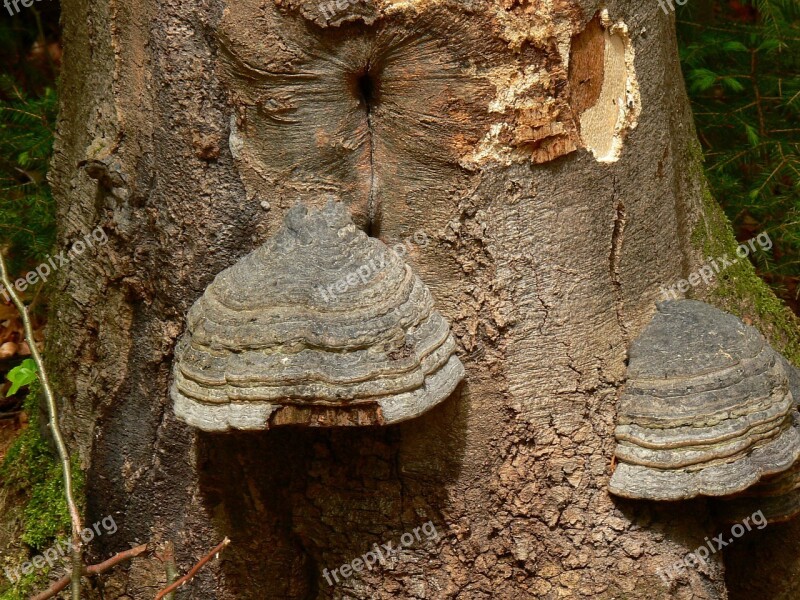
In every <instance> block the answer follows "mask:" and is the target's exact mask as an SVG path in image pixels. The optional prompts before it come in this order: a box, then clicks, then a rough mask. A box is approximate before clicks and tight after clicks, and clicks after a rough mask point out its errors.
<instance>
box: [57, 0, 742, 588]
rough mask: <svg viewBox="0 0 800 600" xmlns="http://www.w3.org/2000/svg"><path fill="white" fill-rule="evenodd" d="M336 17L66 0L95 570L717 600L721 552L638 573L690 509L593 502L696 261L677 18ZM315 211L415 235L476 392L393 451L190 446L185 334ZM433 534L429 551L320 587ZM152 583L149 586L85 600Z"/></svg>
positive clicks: (331, 445) (245, 442)
mask: <svg viewBox="0 0 800 600" xmlns="http://www.w3.org/2000/svg"><path fill="white" fill-rule="evenodd" d="M340 4H342V5H345V8H343V9H339V8H337V7H336V4H335V3H334V4H333V5H327V6H323V7H322V8H320V7H319V6H318V5H317V4H316V3H315V2H312V1H310V0H241V1H238V2H225V1H224V0H205V1H204V2H185V1H183V0H165V1H163V2H159V3H156V2H153V1H152V0H127V1H126V2H121V1H119V0H92V1H91V2H90V1H89V0H64V2H63V24H64V40H65V49H64V74H63V78H62V83H61V85H62V92H61V97H62V106H61V113H60V119H59V127H58V141H57V146H56V155H55V159H54V162H53V169H52V173H51V179H52V183H53V187H54V190H55V194H56V196H57V199H58V204H59V212H60V222H61V230H60V242H61V243H62V244H64V245H66V244H69V243H70V242H71V241H72V240H74V239H76V238H77V237H78V236H79V235H81V234H82V233H85V232H88V231H90V230H92V229H93V228H95V227H97V226H102V227H103V228H104V229H105V230H106V231H107V232H108V234H109V236H110V242H109V243H108V244H107V245H106V246H103V247H101V248H98V249H97V252H96V254H95V255H94V256H93V257H92V258H91V259H89V258H83V259H81V260H77V261H73V262H72V263H70V264H69V265H68V266H67V267H65V268H64V269H63V270H62V271H61V273H60V281H59V286H58V290H57V293H56V298H55V300H54V302H53V306H52V313H51V321H50V322H51V332H50V337H49V340H48V356H49V360H50V362H51V363H52V365H53V369H54V371H55V373H56V374H57V383H58V386H59V389H60V390H61V393H62V397H63V411H64V412H65V413H66V415H67V416H66V417H65V424H66V425H67V429H68V431H69V432H70V439H71V442H72V448H74V449H75V450H76V451H77V452H78V453H79V455H80V457H81V460H82V464H83V465H84V467H85V468H86V469H87V490H86V493H87V501H88V512H89V515H88V516H87V522H94V521H95V520H97V518H102V517H103V516H105V515H109V514H111V515H113V516H114V517H115V519H116V521H117V523H118V524H119V527H120V529H119V532H118V533H117V534H116V535H114V536H109V537H100V538H98V545H97V546H96V547H95V548H94V549H93V551H94V552H95V553H96V554H97V555H98V557H99V558H105V557H107V556H108V555H109V554H110V553H113V552H115V551H119V550H121V549H124V548H127V547H129V545H130V544H132V543H142V542H146V541H151V542H153V543H161V542H166V541H168V540H170V541H172V542H174V543H175V547H176V552H177V558H178V563H179V566H180V567H181V568H182V569H183V570H185V569H186V568H188V567H189V566H191V565H192V564H194V562H195V561H196V560H197V559H198V558H200V557H201V556H202V555H203V554H205V552H207V551H208V549H210V548H212V547H213V546H214V545H216V544H217V543H218V542H219V541H220V540H222V539H223V538H224V537H225V536H229V537H230V538H231V540H232V544H231V546H230V548H228V549H227V550H226V552H225V554H224V555H223V556H222V557H221V559H220V561H219V562H218V563H216V564H215V565H214V566H209V567H207V568H206V569H205V570H204V571H203V572H202V573H201V574H200V575H199V576H198V578H197V579H196V580H194V581H193V582H192V583H191V584H189V586H190V587H188V588H186V589H187V590H190V591H187V592H186V597H191V598H203V599H212V598H219V599H223V598H236V599H238V600H247V599H251V598H252V599H259V600H260V599H263V598H276V599H278V598H280V599H285V598H290V599H305V598H364V599H367V598H394V597H400V598H431V599H440V598H459V599H469V600H479V599H483V598H485V599H489V598H495V599H512V598H514V599H516V598H564V597H568V598H589V597H592V598H608V599H611V598H623V597H624V598H648V599H650V600H652V599H654V598H714V599H717V598H725V597H727V595H726V594H727V593H726V588H725V583H724V578H723V570H722V564H721V554H717V555H714V556H713V557H712V558H710V559H709V563H708V565H707V566H706V567H703V568H701V569H697V570H690V571H688V572H687V573H686V574H685V575H684V576H683V577H681V578H679V580H677V581H675V582H673V584H672V585H671V587H667V586H665V585H664V583H663V582H662V581H661V579H660V578H659V576H658V575H657V571H658V569H660V568H664V567H667V566H668V565H671V564H673V563H675V562H676V561H678V560H680V559H682V558H683V557H684V556H685V555H686V554H687V553H688V552H690V551H692V550H693V549H695V548H697V547H698V546H701V545H703V544H704V537H706V536H707V535H709V534H711V533H713V524H712V523H711V520H710V516H709V512H708V510H707V508H706V503H705V502H703V501H698V502H694V503H689V504H688V506H687V505H686V504H682V505H679V506H674V505H655V504H648V503H635V502H627V501H626V502H623V501H619V500H616V499H614V498H613V497H611V496H609V494H608V493H607V491H606V484H607V481H608V477H609V475H610V472H611V469H612V468H613V467H612V464H611V457H612V454H613V449H614V435H613V429H614V419H615V403H616V399H617V395H618V391H619V387H620V385H621V384H622V383H623V381H624V375H625V358H626V349H627V346H628V343H629V342H630V340H631V339H632V338H633V337H635V336H636V335H637V333H638V332H639V331H640V330H641V329H642V327H643V326H644V325H645V324H646V322H647V320H648V318H649V317H650V316H651V315H652V313H653V312H654V309H655V301H656V300H657V299H658V297H659V288H660V287H661V286H662V285H671V284H672V283H673V282H675V281H677V280H678V279H680V278H681V277H684V276H686V274H687V273H689V272H691V271H692V270H693V269H694V268H695V267H696V265H698V264H700V263H701V262H703V261H704V256H703V254H702V252H703V249H702V248H698V247H697V246H696V244H695V242H694V241H693V239H694V238H693V234H694V233H695V232H696V231H697V229H698V228H701V229H702V228H703V227H704V226H705V225H704V224H705V223H706V222H707V220H708V218H709V217H708V214H707V213H708V211H707V209H706V208H704V205H703V180H702V174H701V168H700V165H699V158H698V153H697V151H696V147H697V143H696V140H695V136H694V130H693V127H692V119H691V113H690V110H689V105H688V100H687V98H686V95H685V92H684V90H683V85H682V78H681V73H680V67H679V63H678V58H677V50H676V42H675V37H674V33H673V24H672V18H671V17H668V16H666V15H665V14H664V13H663V12H662V10H661V9H660V8H659V7H658V4H657V3H655V2H651V3H645V4H646V6H642V4H641V3H639V2H634V1H633V0H620V1H618V2H614V3H612V5H611V8H610V11H609V13H608V14H603V13H602V12H601V11H600V2H597V1H589V0H580V1H577V2H574V3H569V2H567V1H566V0H556V1H554V2H548V3H543V2H542V3H532V4H531V3H528V2H525V1H522V0H519V1H517V0H490V1H487V2H471V1H467V2H450V1H447V0H441V1H436V0H408V1H404V2H400V1H399V0H377V1H376V2H375V3H374V4H372V3H370V4H366V3H364V1H363V0H358V1H357V2H356V1H354V2H353V3H352V4H350V3H346V2H341V3H340ZM331 6H333V8H334V9H335V10H332V9H331ZM323 9H324V10H323ZM326 18H327V22H326ZM328 195H333V196H336V197H339V198H341V199H342V200H344V201H345V202H346V203H347V204H348V206H349V207H350V208H351V210H352V212H353V215H354V218H355V219H356V222H357V224H358V225H359V226H360V227H362V228H364V229H365V230H366V231H368V232H369V233H370V234H371V235H374V236H377V237H380V238H381V239H383V240H384V241H386V242H387V243H396V242H398V241H401V240H403V239H405V238H406V237H408V236H409V235H410V234H413V233H414V232H416V231H424V232H425V233H426V234H427V235H428V237H429V239H430V240H431V243H430V244H428V245H427V247H425V248H424V249H420V248H417V249H415V251H414V252H413V253H411V255H410V256H409V258H408V260H409V262H410V263H411V264H412V266H413V268H414V269H415V271H416V272H417V273H418V274H419V275H420V277H421V278H422V279H423V281H424V282H425V283H426V284H427V285H428V286H429V287H430V289H431V291H432V293H433V295H434V297H435V299H436V303H437V309H438V310H439V311H440V312H441V313H442V314H443V315H445V316H446V317H447V318H448V319H449V320H450V322H451V324H452V327H453V330H454V333H455V335H456V337H457V339H458V343H459V354H460V357H461V360H462V362H463V363H464V366H465V368H466V372H467V377H466V380H465V382H464V383H462V385H461V386H460V387H459V389H458V390H457V391H456V393H455V394H453V396H451V397H450V398H449V399H448V400H447V401H445V402H444V403H443V404H442V405H440V406H438V407H437V408H435V409H434V410H432V411H430V412H429V413H427V414H426V415H423V416H422V417H420V418H418V419H415V420H413V421H411V422H408V423H405V424H401V425H398V426H393V427H386V428H355V427H353V428H346V429H335V430H325V429H313V430H309V429H298V428H286V429H280V428H279V429H275V430H271V431H268V432H264V433H226V434H213V435H212V434H204V433H200V432H197V431H195V430H192V429H191V428H188V427H187V426H185V425H183V424H182V423H180V422H179V421H177V420H176V419H175V417H174V415H173V414H172V411H171V403H170V400H169V397H168V386H169V380H170V371H171V356H172V351H173V347H174V344H175V342H176V340H177V338H178V336H179V335H180V334H181V332H182V329H183V326H184V316H185V314H186V311H187V310H188V308H189V307H190V306H191V304H192V303H193V302H194V301H195V300H196V299H197V298H198V297H199V296H200V294H202V292H203V290H204V289H205V287H206V286H207V285H208V284H209V283H210V281H211V280H212V279H213V277H214V276H215V275H216V274H217V273H218V272H219V271H221V270H222V269H224V268H226V267H228V266H230V265H231V264H233V263H234V262H235V261H237V260H238V259H239V258H241V257H242V256H244V255H245V254H246V253H248V252H250V251H251V250H252V249H253V248H255V247H257V246H258V245H260V244H261V243H263V242H264V240H265V239H266V238H267V237H268V236H269V235H271V233H273V232H274V231H275V229H276V228H277V227H278V226H279V225H280V223H281V221H282V217H283V215H284V214H285V212H286V211H287V210H288V209H289V208H290V207H291V206H292V205H293V204H294V203H295V202H297V201H303V202H305V203H307V204H313V205H316V206H320V205H322V204H323V203H324V202H325V200H326V197H327V196H328ZM698 291H699V292H702V290H701V289H700V288H698ZM428 521H432V522H433V524H434V525H435V528H436V531H437V533H438V537H436V538H434V539H429V538H428V537H426V536H424V535H422V536H418V537H419V538H420V539H416V538H415V540H414V542H413V543H412V544H410V545H409V546H408V547H404V548H403V549H402V552H400V553H399V554H398V555H397V556H396V557H395V558H394V559H393V560H390V561H388V563H387V564H386V565H380V566H377V567H375V568H373V569H372V570H364V571H361V572H359V573H355V574H354V575H352V576H350V577H347V578H345V577H343V576H342V575H341V573H340V576H339V582H338V583H336V582H334V585H329V584H328V581H327V580H326V577H325V575H324V574H323V569H327V570H328V572H330V571H331V570H333V569H336V568H338V567H339V566H340V565H342V564H344V563H350V562H351V561H352V560H353V559H355V558H358V557H360V556H362V555H364V554H365V553H366V552H368V551H370V550H371V549H372V548H373V544H375V543H378V544H386V543H388V542H392V543H393V544H394V545H395V546H397V545H398V544H399V540H400V539H401V536H402V534H403V533H407V532H408V533H410V532H413V530H414V529H415V528H421V527H422V525H423V524H425V523H427V522H428ZM418 531H419V529H418ZM165 580H166V576H165V574H164V572H163V567H162V565H161V564H160V563H159V562H158V561H157V560H155V559H152V560H145V559H137V560H136V561H134V563H133V564H132V565H131V566H130V568H128V569H125V570H122V569H120V570H118V571H117V572H116V573H115V574H113V575H111V576H109V577H107V578H105V579H104V580H103V583H102V585H103V586H104V593H105V595H104V596H103V597H104V598H135V599H137V600H138V599H140V598H148V597H152V596H153V595H154V594H155V592H156V590H157V589H158V588H159V587H161V585H162V584H163V583H164V581H165Z"/></svg>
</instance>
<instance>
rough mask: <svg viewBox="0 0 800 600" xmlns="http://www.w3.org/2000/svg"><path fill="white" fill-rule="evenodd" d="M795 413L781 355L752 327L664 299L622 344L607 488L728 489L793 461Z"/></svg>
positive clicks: (797, 433) (671, 496) (632, 493)
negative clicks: (623, 371)
mask: <svg viewBox="0 0 800 600" xmlns="http://www.w3.org/2000/svg"><path fill="white" fill-rule="evenodd" d="M796 417H797V413H796V411H795V407H794V401H793V399H792V394H791V392H790V389H789V382H788V379H787V373H786V369H785V366H784V362H783V361H782V359H781V357H780V355H778V354H777V353H776V352H775V351H774V350H773V349H772V348H771V347H770V345H769V344H768V343H767V341H766V340H765V339H764V337H763V336H762V335H761V334H760V333H759V332H758V331H757V330H756V329H754V328H753V327H750V326H748V325H745V324H744V323H743V322H742V321H741V320H739V319H738V318H736V317H735V316H733V315H731V314H728V313H726V312H723V311H721V310H718V309H716V308H714V307H712V306H710V305H708V304H705V303H703V302H698V301H695V300H678V301H669V302H662V303H660V304H659V305H658V311H657V312H656V314H655V316H654V317H653V319H652V320H651V322H650V323H649V324H648V325H647V327H646V328H645V329H644V331H643V332H642V334H641V335H640V336H639V337H638V338H637V339H636V340H635V341H634V342H633V344H632V345H631V348H630V354H629V363H628V381H627V383H626V385H625V389H624V391H623V393H622V395H621V397H620V400H619V406H618V416H617V419H618V420H617V427H616V431H615V434H616V439H617V447H616V456H617V460H618V465H617V468H616V470H615V471H614V474H613V475H612V477H611V481H610V483H609V490H610V491H611V493H613V494H615V495H617V496H622V497H625V498H638V499H648V500H683V499H689V498H694V497H697V496H727V495H732V494H736V493H737V492H741V491H742V490H744V489H746V488H748V487H750V486H752V485H753V484H755V483H756V482H758V481H759V480H760V479H761V478H762V477H764V476H768V475H773V474H776V473H781V472H783V471H785V470H787V469H789V468H790V467H791V466H792V464H793V463H794V462H795V460H797V458H798V455H800V430H799V429H798V428H797V427H796V425H795V418H796Z"/></svg>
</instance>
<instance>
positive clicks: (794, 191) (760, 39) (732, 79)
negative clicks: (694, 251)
mask: <svg viewBox="0 0 800 600" xmlns="http://www.w3.org/2000/svg"><path fill="white" fill-rule="evenodd" d="M678 17H679V27H678V33H679V39H680V42H681V60H682V63H683V69H684V74H685V77H686V85H687V89H688V91H689V95H690V98H691V101H692V105H693V106H692V108H693V110H694V114H695V120H696V125H697V129H698V134H699V137H700V140H701V142H702V144H703V149H704V152H705V157H706V173H707V176H708V180H709V185H710V186H711V190H712V193H713V195H714V196H715V197H716V198H717V200H718V201H719V202H720V204H722V206H723V208H724V209H725V212H726V214H727V215H728V218H730V219H731V221H732V222H733V225H734V230H735V231H736V234H737V237H738V238H739V239H747V238H750V237H752V236H753V235H755V234H757V233H760V232H762V231H767V232H768V233H769V235H770V237H771V239H772V240H773V242H774V249H773V255H772V256H769V255H768V254H766V253H759V254H758V255H757V260H758V261H759V262H758V263H757V264H756V267H757V269H758V271H759V273H760V274H761V275H762V277H764V278H765V279H766V280H767V281H768V282H769V283H771V284H772V286H773V287H774V288H775V289H776V292H777V293H779V294H780V295H782V296H783V297H784V299H786V300H789V301H790V302H793V301H794V300H796V299H797V294H798V293H799V292H800V288H798V285H797V284H798V281H800V260H798V256H800V193H799V192H800V135H798V134H800V3H799V2H797V0H748V1H742V2H737V1H732V0H692V2H689V3H688V4H687V5H686V6H685V7H684V8H683V9H681V11H680V12H679V13H678ZM794 306H795V308H797V307H798V305H797V303H794Z"/></svg>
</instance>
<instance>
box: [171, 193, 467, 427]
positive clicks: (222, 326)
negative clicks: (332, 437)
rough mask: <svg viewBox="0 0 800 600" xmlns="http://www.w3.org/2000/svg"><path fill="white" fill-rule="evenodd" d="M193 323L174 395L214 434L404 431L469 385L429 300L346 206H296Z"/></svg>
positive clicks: (180, 355)
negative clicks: (289, 429) (293, 429)
mask: <svg viewBox="0 0 800 600" xmlns="http://www.w3.org/2000/svg"><path fill="white" fill-rule="evenodd" d="M187 320H188V324H187V331H186V333H185V335H184V336H183V337H182V338H181V340H180V341H179V343H178V346H177V348H176V351H175V367H174V383H173V386H172V390H171V393H172V398H173V400H174V403H175V404H174V407H175V414H176V415H177V416H178V417H179V418H181V419H182V420H184V421H185V422H186V423H188V424H190V425H193V426H195V427H198V428H200V429H203V430H206V431H224V430H228V429H269V428H270V427H274V426H278V425H292V424H294V425H307V426H341V425H383V424H391V423H397V422H400V421H404V420H407V419H410V418H413V417H416V416H418V415H420V414H422V413H424V412H425V411H426V410H428V409H429V408H431V407H432V406H434V405H435V404H437V403H438V402H440V401H441V400H443V399H445V398H446V397H447V396H449V395H450V393H451V392H452V391H453V390H454V389H455V387H456V385H457V384H458V383H459V381H460V380H461V379H462V378H463V376H464V369H463V367H462V365H461V362H460V361H459V360H458V358H457V357H456V355H455V354H454V352H455V342H454V340H453V337H452V335H451V334H450V327H449V325H448V323H447V321H446V320H445V319H444V318H443V317H442V315H441V314H439V313H438V312H437V311H435V310H434V309H433V299H432V297H431V294H430V292H429V291H428V288H427V287H426V286H425V284H424V283H422V281H421V280H420V278H419V277H417V276H416V275H415V274H414V273H413V272H412V270H411V267H410V266H408V265H407V264H405V262H404V261H403V260H402V258H401V257H399V256H398V255H397V254H395V253H394V252H393V251H391V250H390V249H389V248H387V247H386V246H385V245H384V244H383V243H382V242H381V241H380V240H378V239H376V238H371V237H368V236H367V235H366V234H365V233H363V232H362V231H360V230H358V229H357V228H356V227H355V225H354V224H353V222H352V221H351V218H350V214H349V212H348V210H347V208H346V206H345V205H343V204H338V203H333V202H329V203H328V204H327V206H325V207H324V208H322V209H320V210H314V209H312V210H307V209H306V208H305V207H304V206H302V205H298V206H295V207H294V208H293V209H291V210H290V211H289V213H288V214H287V216H286V219H285V222H284V224H283V226H282V228H281V229H280V230H279V231H278V232H277V233H276V234H275V236H274V237H273V238H271V239H270V240H269V241H268V242H267V243H266V244H264V245H263V246H262V247H260V248H258V249H257V250H255V251H254V252H252V253H251V254H249V255H247V256H246V257H244V258H243V259H242V260H240V261H239V262H238V263H236V264H235V265H233V266H232V267H230V268H229V269H226V270H225V271H223V272H222V273H220V274H219V275H218V276H217V277H216V278H215V279H214V281H213V282H212V283H211V285H209V287H208V288H207V289H206V291H205V293H204V294H203V296H202V297H201V298H200V299H199V300H198V301H197V302H196V303H195V304H194V306H193V307H192V308H191V310H190V311H189V315H188V319H187Z"/></svg>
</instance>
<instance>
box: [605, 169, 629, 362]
mask: <svg viewBox="0 0 800 600" xmlns="http://www.w3.org/2000/svg"><path fill="white" fill-rule="evenodd" d="M612 188H613V193H612V196H611V198H612V202H614V201H615V200H616V205H615V207H614V227H613V229H612V232H611V252H610V254H609V257H608V270H609V274H610V276H611V283H612V285H613V286H614V305H615V310H616V313H617V322H618V323H619V326H620V329H621V330H622V339H623V340H624V341H625V345H626V346H627V345H628V343H629V341H630V337H629V335H628V326H627V325H626V324H625V317H624V310H625V302H624V298H623V295H622V281H621V279H620V274H619V265H620V260H621V257H622V244H623V243H624V241H625V225H626V223H627V222H628V216H627V211H626V209H625V204H624V203H623V202H622V200H621V199H617V194H618V192H617V178H616V176H613V177H612Z"/></svg>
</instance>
